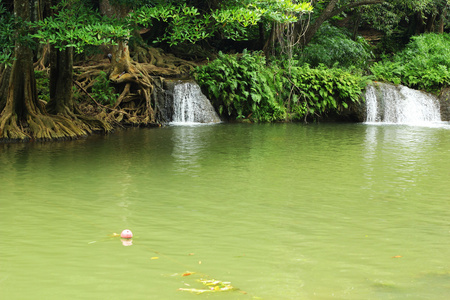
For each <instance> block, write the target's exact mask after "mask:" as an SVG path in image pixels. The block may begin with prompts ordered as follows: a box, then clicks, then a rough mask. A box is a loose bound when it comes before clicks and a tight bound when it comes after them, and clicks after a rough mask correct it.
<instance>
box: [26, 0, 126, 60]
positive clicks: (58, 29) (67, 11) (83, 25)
mask: <svg viewBox="0 0 450 300" xmlns="http://www.w3.org/2000/svg"><path fill="white" fill-rule="evenodd" d="M52 9H54V10H58V13H56V14H55V15H54V16H52V17H49V18H45V19H44V20H42V21H38V22H36V23H35V24H34V27H36V29H37V33H36V34H33V35H32V37H34V38H37V39H39V40H40V42H41V43H43V44H53V45H55V48H56V49H61V50H62V49H64V48H67V47H73V48H74V50H75V51H76V52H77V53H81V52H83V50H84V48H85V47H86V46H87V45H102V44H110V45H114V44H116V41H117V40H120V39H126V38H128V37H129V28H128V25H126V23H124V22H123V21H121V20H119V19H116V18H112V19H111V18H107V17H102V16H100V14H98V13H93V12H92V10H89V9H88V8H86V7H85V6H83V5H82V3H81V2H80V1H79V0H65V1H62V2H60V3H59V4H58V5H57V6H55V7H52Z"/></svg>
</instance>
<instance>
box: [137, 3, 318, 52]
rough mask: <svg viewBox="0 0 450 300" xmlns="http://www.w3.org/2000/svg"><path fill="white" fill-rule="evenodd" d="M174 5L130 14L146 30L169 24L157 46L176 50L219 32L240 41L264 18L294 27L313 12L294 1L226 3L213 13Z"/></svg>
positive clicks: (160, 6) (189, 6) (141, 8)
mask: <svg viewBox="0 0 450 300" xmlns="http://www.w3.org/2000/svg"><path fill="white" fill-rule="evenodd" d="M174 2H176V1H170V2H168V3H163V4H156V5H147V6H142V7H140V8H138V9H136V10H135V11H134V12H133V13H132V14H130V18H131V20H132V21H133V22H135V23H137V24H141V25H144V26H151V25H152V23H153V22H154V21H160V22H164V23H166V24H167V29H166V33H165V34H164V35H163V36H162V37H160V38H159V39H157V40H155V42H167V43H168V44H169V45H170V46H173V45H177V44H180V43H183V42H189V43H196V42H198V41H200V40H204V39H207V38H210V37H212V36H214V34H215V33H218V32H219V33H221V34H222V35H223V37H224V38H227V39H233V40H239V39H242V38H243V37H245V36H246V34H247V29H248V28H249V27H251V26H255V25H257V23H258V22H259V21H260V20H261V19H262V18H264V19H266V20H270V21H271V22H277V23H291V22H296V21H297V20H298V16H299V14H302V13H309V12H311V11H312V7H311V5H310V4H309V3H307V2H300V3H295V2H294V1H291V0H266V1H252V0H244V1H223V2H221V8H220V9H216V10H213V11H202V10H200V9H198V8H197V7H195V6H191V5H187V4H186V3H183V4H178V3H174Z"/></svg>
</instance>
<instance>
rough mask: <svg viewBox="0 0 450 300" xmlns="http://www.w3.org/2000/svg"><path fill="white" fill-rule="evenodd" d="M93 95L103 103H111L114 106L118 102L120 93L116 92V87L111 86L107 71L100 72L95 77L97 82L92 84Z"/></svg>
mask: <svg viewBox="0 0 450 300" xmlns="http://www.w3.org/2000/svg"><path fill="white" fill-rule="evenodd" d="M92 96H93V97H94V99H96V100H97V101H98V102H99V103H102V104H109V105H111V106H112V105H114V103H116V100H117V98H118V97H119V94H116V93H115V89H114V88H113V87H112V86H110V81H109V79H108V75H107V74H106V73H105V72H100V74H99V75H98V76H97V77H96V78H95V83H94V85H93V86H92Z"/></svg>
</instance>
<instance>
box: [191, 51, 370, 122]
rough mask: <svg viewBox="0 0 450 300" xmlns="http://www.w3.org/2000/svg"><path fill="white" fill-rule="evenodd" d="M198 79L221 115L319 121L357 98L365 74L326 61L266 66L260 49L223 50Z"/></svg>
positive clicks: (198, 71) (201, 70)
mask: <svg viewBox="0 0 450 300" xmlns="http://www.w3.org/2000/svg"><path fill="white" fill-rule="evenodd" d="M195 77H196V80H197V82H198V83H199V85H200V86H201V87H202V90H203V91H204V93H205V94H206V96H207V97H208V98H209V99H210V100H211V103H212V104H213V106H214V107H215V108H216V110H217V111H218V112H219V114H220V115H221V116H222V117H227V118H229V119H233V118H235V119H248V120H250V121H253V122H277V121H291V120H304V121H306V120H307V119H311V118H312V119H315V118H318V117H322V116H324V115H326V114H327V113H338V114H339V113H340V112H342V111H343V110H344V109H346V108H347V107H348V106H349V104H351V103H354V102H358V101H359V96H360V94H361V92H362V89H363V88H364V86H365V81H364V78H362V77H360V76H356V75H353V74H351V73H349V72H347V71H344V70H341V69H338V68H332V69H328V68H326V67H325V66H323V65H321V66H319V67H318V68H311V67H310V66H309V65H299V64H298V63H295V62H294V64H293V66H291V67H290V68H289V69H287V68H283V67H281V66H280V64H278V65H273V66H267V65H266V61H265V57H264V56H263V55H261V53H248V52H245V51H244V52H243V53H242V54H239V55H226V54H222V53H220V54H219V56H218V58H217V59H216V60H214V61H213V62H211V63H209V64H208V65H205V66H201V67H198V68H197V69H196V73H195Z"/></svg>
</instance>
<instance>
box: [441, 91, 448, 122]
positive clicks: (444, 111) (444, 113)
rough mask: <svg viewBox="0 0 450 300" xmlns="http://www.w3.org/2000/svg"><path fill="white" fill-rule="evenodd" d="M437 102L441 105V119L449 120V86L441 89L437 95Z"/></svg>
mask: <svg viewBox="0 0 450 300" xmlns="http://www.w3.org/2000/svg"><path fill="white" fill-rule="evenodd" d="M439 102H440V105H441V119H442V121H450V87H447V88H445V89H443V90H442V92H441V94H440V95H439Z"/></svg>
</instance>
